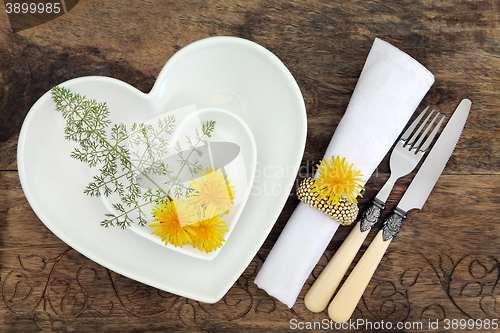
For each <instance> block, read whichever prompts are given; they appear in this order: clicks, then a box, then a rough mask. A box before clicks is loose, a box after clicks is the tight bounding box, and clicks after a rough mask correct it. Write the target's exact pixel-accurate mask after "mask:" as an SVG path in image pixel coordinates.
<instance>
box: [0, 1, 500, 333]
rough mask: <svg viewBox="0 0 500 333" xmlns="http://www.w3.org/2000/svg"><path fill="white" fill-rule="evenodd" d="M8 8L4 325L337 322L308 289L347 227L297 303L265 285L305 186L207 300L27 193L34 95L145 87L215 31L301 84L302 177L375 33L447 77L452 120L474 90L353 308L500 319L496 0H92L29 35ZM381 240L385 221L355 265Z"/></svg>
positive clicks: (9, 328)
mask: <svg viewBox="0 0 500 333" xmlns="http://www.w3.org/2000/svg"><path fill="white" fill-rule="evenodd" d="M3 8H4V7H1V10H2V12H1V13H0V286H1V295H2V298H1V299H0V331H2V332H4V331H5V332H38V331H44V330H52V331H56V332H67V331H72V332H89V331H95V332H152V331H249V332H262V331H286V330H289V329H290V328H291V320H292V321H293V320H297V322H302V323H306V322H309V323H313V324H314V323H320V324H321V323H323V322H322V321H323V320H327V321H328V315H327V313H326V311H325V312H322V313H318V314H313V313H311V312H309V311H308V310H307V309H306V308H305V307H304V303H303V297H304V296H305V293H306V292H307V290H308V288H309V286H310V285H311V284H312V283H313V282H314V280H315V278H316V277H317V276H318V275H319V273H320V272H321V269H322V267H324V266H325V265H326V263H327V262H328V260H329V258H331V257H332V256H333V254H334V253H335V250H336V249H337V248H338V247H339V246H340V244H341V243H342V241H343V239H344V238H345V237H346V236H347V234H348V233H349V231H350V227H345V228H340V229H339V231H338V232H337V233H336V234H335V236H334V237H333V239H332V241H331V243H330V245H329V247H328V248H327V250H326V251H325V253H324V255H323V256H322V258H321V260H320V262H319V263H318V265H317V266H316V268H315V269H314V271H313V273H312V274H311V276H310V277H309V279H308V280H307V282H306V285H305V286H304V288H303V290H302V292H301V294H300V295H299V299H298V301H297V303H296V304H295V306H294V307H293V308H292V309H288V308H287V307H286V306H285V305H284V304H282V303H280V302H279V301H277V300H276V299H274V298H273V297H271V296H269V295H267V294H266V292H264V291H263V290H260V289H258V288H257V286H256V285H255V284H254V283H253V280H254V278H255V276H256V274H257V272H258V271H259V269H260V267H261V265H262V263H263V261H264V260H265V258H266V257H267V255H268V253H269V251H270V249H271V247H272V246H273V244H274V243H275V241H276V239H277V238H278V237H279V234H280V232H281V230H282V229H283V227H284V226H285V224H286V221H287V220H288V218H289V216H290V215H291V213H292V212H293V209H294V208H295V206H296V205H297V204H298V200H297V198H296V196H295V195H294V194H293V193H291V194H290V197H289V199H288V201H287V203H286V205H285V208H284V209H283V212H282V213H281V215H280V217H279V218H278V220H277V221H276V224H275V226H274V228H273V229H272V231H271V233H270V234H269V236H268V238H267V239H266V241H265V242H264V244H263V246H262V247H261V249H260V251H259V252H258V253H257V255H256V256H255V258H254V259H253V261H252V262H251V264H250V265H249V266H248V268H247V269H246V271H245V272H244V273H243V274H242V275H241V277H240V278H239V279H238V281H237V282H236V283H235V284H234V286H233V287H232V288H231V289H230V291H229V292H228V294H227V295H226V297H225V298H224V299H222V300H221V301H220V302H218V303H216V304H203V303H199V302H196V301H193V300H189V299H186V298H182V297H177V296H175V295H172V294H168V293H165V292H163V291H159V290H157V289H154V288H151V287H148V286H146V285H143V284H140V283H138V282H135V281H132V280H130V279H127V278H125V277H122V276H120V275H118V274H116V273H114V272H112V271H110V270H108V269H106V268H104V267H102V266H99V265H97V264H96V263H94V262H92V261H90V260H89V259H87V258H85V257H84V256H82V255H81V254H79V253H77V252H76V251H75V250H73V249H71V248H70V247H69V246H68V245H66V244H65V243H63V242H62V241H61V240H59V239H58V238H57V237H56V236H55V235H54V234H52V233H51V232H50V231H49V230H48V229H47V228H46V227H45V225H44V224H43V223H42V222H41V221H40V220H39V219H38V218H37V216H36V215H35V214H34V212H33V211H32V209H31V208H30V206H29V203H28V202H27V200H26V198H25V196H24V194H23V192H22V188H21V185H20V182H19V175H18V173H17V163H16V149H17V139H18V135H19V131H20V128H21V125H22V122H23V120H24V118H25V116H26V114H27V113H28V111H29V109H30V107H31V105H33V103H34V102H35V101H36V100H37V99H38V98H39V97H40V96H41V95H42V94H43V93H45V92H46V91H47V90H49V89H50V88H51V87H52V86H54V85H56V84H58V83H60V82H63V81H65V80H68V79H71V78H75V77H80V76H84V75H104V76H110V77H114V78H118V79H120V80H123V81H125V82H127V83H129V84H131V85H133V86H134V87H136V88H138V89H140V90H141V91H144V92H147V91H149V90H150V89H151V87H152V86H153V83H154V81H155V79H156V76H157V75H158V73H159V71H160V70H161V68H162V67H163V65H164V64H165V62H166V61H167V60H168V59H169V58H170V57H171V56H172V55H173V54H174V53H175V52H176V51H178V50H180V49H181V48H182V47H184V46H186V45H188V44H189V43H191V42H194V41H196V40H199V39H201V38H205V37H210V36H218V35H230V36H237V37H243V38H247V39H250V40H252V41H255V42H257V43H259V44H261V45H262V46H264V47H266V48H268V49H269V50H270V51H272V52H273V53H275V54H276V55H277V56H278V57H279V58H280V59H281V60H282V61H283V62H284V64H285V65H286V66H287V67H288V68H289V70H290V71H291V73H292V74H293V76H294V78H295V79H296V80H297V83H298V85H299V87H300V89H301V92H302V94H303V97H304V101H305V103H306V108H307V118H308V136H307V142H306V149H305V153H304V158H303V161H302V164H301V168H300V170H299V175H298V177H297V178H298V179H300V178H303V177H305V176H308V175H310V174H311V172H312V171H313V168H314V165H315V164H316V163H317V162H318V160H319V159H320V158H322V157H323V153H324V151H325V149H326V147H327V145H328V143H329V140H330V138H331V136H332V134H333V132H334V131H335V129H336V126H337V124H338V122H339V121H340V119H341V118H342V115H343V113H344V111H345V108H346V106H347V104H348V102H349V99H350V96H351V94H352V91H353V89H354V87H355V85H356V82H357V79H358V76H359V74H360V73H361V69H362V66H363V64H364V61H365V59H366V56H367V54H368V52H369V49H370V47H371V44H372V42H373V39H374V38H375V37H379V38H381V39H384V40H386V41H388V42H390V43H392V44H393V45H395V46H396V47H398V48H400V49H401V50H403V51H405V52H407V53H408V54H410V55H411V56H412V57H414V58H415V59H417V60H418V61H419V62H421V63H422V64H423V65H424V66H426V67H427V68H428V69H429V70H430V71H431V72H432V73H433V74H434V75H435V78H436V82H435V84H434V85H433V86H432V87H431V89H430V91H429V93H428V94H427V96H426V97H425V98H424V101H423V102H422V105H421V107H422V108H423V107H425V106H426V105H431V106H433V107H435V108H437V109H438V110H439V111H441V112H443V113H444V114H446V115H448V116H449V115H451V114H452V112H453V110H454V108H455V107H456V105H457V104H458V102H459V101H460V100H461V99H462V98H470V99H471V100H472V101H473V106H472V110H471V113H470V116H469V119H468V121H467V124H466V126H465V129H464V132H463V133H462V136H461V138H460V140H459V142H458V145H457V147H456V149H455V151H454V153H453V155H452V157H451V158H450V161H449V163H448V165H447V167H446V169H445V171H444V174H443V176H442V177H441V178H440V180H439V181H438V183H437V185H436V188H435V189H434V191H433V193H432V194H431V197H430V198H429V201H428V202H427V203H426V204H425V206H424V207H423V209H422V210H420V211H411V212H410V213H409V214H408V218H407V220H405V225H404V227H403V228H402V230H401V232H400V233H399V234H398V235H397V236H396V238H395V239H394V240H393V243H392V244H391V247H390V248H389V250H388V253H387V254H386V255H385V257H384V258H383V259H382V262H381V264H380V266H379V268H378V270H377V271H376V273H375V275H374V278H373V279H372V281H371V282H370V284H369V286H368V289H367V290H366V291H365V293H364V296H363V298H362V300H361V301H360V303H359V304H358V308H357V310H356V311H355V314H354V316H353V319H354V320H356V319H364V320H367V321H371V322H380V321H381V320H384V321H385V322H391V323H394V325H395V324H396V323H397V322H404V323H409V324H411V323H417V322H421V323H423V327H422V329H416V330H415V329H411V328H408V327H407V329H406V330H405V329H402V330H401V331H408V332H412V331H426V330H428V328H429V327H428V325H429V322H434V321H435V320H437V319H439V320H441V322H440V325H441V326H440V328H441V330H440V331H446V330H445V329H444V326H443V323H444V322H443V321H442V320H444V319H449V320H452V319H458V320H459V319H466V320H469V319H481V320H484V319H490V320H492V319H495V318H498V319H499V320H500V308H499V306H498V303H499V302H500V286H499V285H498V281H500V242H498V238H499V235H500V195H499V189H500V167H499V161H500V92H499V91H500V57H499V56H498V55H499V54H500V43H499V40H500V19H499V16H498V13H499V12H500V2H499V1H496V0H495V1H493V0H492V1H458V0H450V1H431V0H428V1H426V0H416V1H384V2H382V1H361V0H359V1H315V0H313V1H286V2H285V1H258V0H251V1H225V2H223V3H219V2H216V1H161V2H159V1H148V0H146V1H144V0H143V1H138V0H137V1H125V0H116V1H113V2H110V1H104V0H88V1H80V2H78V4H77V5H76V6H75V7H74V8H73V9H72V10H71V11H70V12H68V13H67V14H65V15H62V16H60V17H58V18H57V19H55V20H53V21H50V22H47V23H45V24H42V25H39V26H36V27H33V28H31V29H26V30H23V31H20V32H17V33H13V32H12V30H11V27H10V25H9V20H8V17H7V15H6V14H5V12H4V9H3ZM381 130H382V129H381ZM388 173H389V166H388V157H386V158H385V159H384V160H383V161H382V162H381V164H380V166H379V168H378V169H377V171H376V172H375V173H374V174H373V176H372V178H371V179H370V180H369V182H368V183H367V184H366V192H365V193H364V198H362V199H361V200H360V208H361V209H363V207H364V206H366V204H367V202H368V200H369V199H371V198H372V197H373V196H374V195H375V194H376V193H377V190H378V189H379V188H380V187H381V186H382V184H383V183H384V181H385V180H386V179H387V178H388ZM413 176H414V174H412V175H409V176H406V177H404V178H403V179H401V180H400V181H399V182H398V183H397V184H396V187H395V189H394V191H393V193H392V194H391V196H390V197H389V202H388V207H392V206H394V205H395V204H396V203H397V202H398V200H399V199H400V198H401V196H402V195H403V193H404V191H405V189H406V188H407V186H408V184H409V183H410V181H411V179H412V178H413ZM374 236H375V230H374V231H372V233H371V234H370V235H369V236H368V238H367V240H366V241H365V243H364V245H363V247H362V249H361V252H360V253H359V254H358V256H357V257H356V259H355V261H357V260H358V259H359V257H360V256H361V254H362V252H363V251H364V250H365V249H366V247H367V246H368V244H369V243H370V241H371V240H372V239H373V237H374ZM351 268H352V267H351ZM317 325H318V324H317ZM314 328H318V327H311V331H314ZM323 328H324V327H323ZM360 330H361V331H366V332H368V331H370V329H369V327H361V328H360ZM337 331H343V330H342V329H339V330H337ZM345 331H356V330H350V329H347V330H345ZM449 331H453V330H449ZM455 331H456V330H455ZM471 331H478V332H479V331H482V332H484V331H485V330H479V329H473V330H471Z"/></svg>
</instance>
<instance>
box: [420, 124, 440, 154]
mask: <svg viewBox="0 0 500 333" xmlns="http://www.w3.org/2000/svg"><path fill="white" fill-rule="evenodd" d="M444 118H446V117H445V116H443V117H442V118H441V120H440V121H439V123H438V124H437V125H436V127H434V130H433V131H432V133H431V135H429V137H428V138H427V140H425V142H424V144H423V145H422V147H420V149H419V151H421V152H423V153H425V151H426V150H427V149H429V146H430V145H431V143H432V140H433V139H434V137H435V136H436V134H437V132H438V130H439V127H441V124H443V121H444Z"/></svg>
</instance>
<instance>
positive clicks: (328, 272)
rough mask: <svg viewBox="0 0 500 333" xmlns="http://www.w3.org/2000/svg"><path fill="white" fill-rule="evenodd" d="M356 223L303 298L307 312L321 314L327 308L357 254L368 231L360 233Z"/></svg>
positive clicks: (358, 224)
mask: <svg viewBox="0 0 500 333" xmlns="http://www.w3.org/2000/svg"><path fill="white" fill-rule="evenodd" d="M359 226H360V222H358V223H357V224H356V225H355V226H354V228H353V229H352V230H351V232H350V233H349V235H348V236H347V237H346V239H345V240H344V242H343V243H342V245H341V246H340V247H339V248H338V250H337V252H335V255H334V256H333V257H332V259H330V262H328V265H326V267H325V268H324V269H323V271H322V272H321V274H320V275H319V276H318V278H317V279H316V281H315V282H314V283H313V285H312V286H311V289H309V291H308V292H307V294H306V297H305V298H304V304H305V306H306V308H307V309H308V310H309V311H312V312H321V311H323V310H324V309H326V307H327V306H328V302H330V300H331V299H332V296H333V294H334V293H335V290H337V287H338V286H339V284H340V281H342V278H343V277H344V275H345V273H346V272H347V269H348V268H349V266H350V265H351V262H352V260H353V259H354V257H355V256H356V253H358V251H359V248H360V247H361V245H362V244H363V242H364V240H365V238H366V236H367V235H368V233H369V232H370V230H367V231H364V232H361V230H360V227H359Z"/></svg>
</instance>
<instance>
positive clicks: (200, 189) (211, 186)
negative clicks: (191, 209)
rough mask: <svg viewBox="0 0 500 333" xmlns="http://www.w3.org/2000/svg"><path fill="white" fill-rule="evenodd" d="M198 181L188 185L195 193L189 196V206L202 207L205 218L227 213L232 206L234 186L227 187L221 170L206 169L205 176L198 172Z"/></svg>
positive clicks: (226, 181) (227, 184)
mask: <svg viewBox="0 0 500 333" xmlns="http://www.w3.org/2000/svg"><path fill="white" fill-rule="evenodd" d="M198 173H199V174H200V179H196V180H192V181H191V182H190V183H189V186H191V187H192V188H193V189H194V190H195V191H196V192H193V193H191V194H190V195H189V197H188V200H189V202H190V203H191V204H193V205H197V206H203V207H204V208H205V216H216V215H219V214H220V213H227V212H228V211H229V210H230V209H231V206H232V205H233V200H234V197H235V190H234V186H229V183H230V181H229V180H227V176H224V174H223V173H222V170H220V169H215V170H214V169H212V168H207V169H206V172H205V174H203V173H202V171H201V170H198Z"/></svg>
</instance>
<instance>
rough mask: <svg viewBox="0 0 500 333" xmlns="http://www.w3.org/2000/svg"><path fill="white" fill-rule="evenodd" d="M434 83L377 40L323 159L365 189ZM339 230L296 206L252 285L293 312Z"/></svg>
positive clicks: (315, 213)
mask: <svg viewBox="0 0 500 333" xmlns="http://www.w3.org/2000/svg"><path fill="white" fill-rule="evenodd" d="M433 83H434V76H433V75H432V73H431V72H429V71H428V70H427V69H426V68H425V67H423V66H422V65H421V64H419V63H418V62H417V61H416V60H414V59H413V58H411V57H410V56H409V55H407V54H406V53H404V52H402V51H400V50H399V49H397V48H396V47H394V46H392V45H390V44H389V43H387V42H384V41H382V40H380V39H378V38H377V39H375V41H374V43H373V45H372V48H371V50H370V53H369V54H368V58H367V59H366V62H365V65H364V67H363V71H362V72H361V76H360V77H359V79H358V83H357V85H356V87H355V89H354V92H353V94H352V96H351V100H350V101H349V105H348V107H347V110H346V112H345V114H344V116H343V117H342V120H341V121H340V123H339V125H338V127H337V130H336V131H335V133H334V135H333V137H332V140H331V142H330V144H329V145H328V148H327V150H326V153H325V158H326V159H327V160H328V161H329V160H330V159H331V157H332V156H339V157H340V158H343V157H344V158H345V159H346V161H347V162H348V163H349V164H350V163H353V164H354V165H353V168H354V169H357V170H360V171H361V174H362V175H363V184H364V183H365V182H366V181H367V180H368V179H369V178H370V176H371V175H372V173H373V172H374V171H375V168H376V167H377V166H378V164H379V163H380V161H381V160H382V159H383V158H384V156H385V155H386V154H387V152H388V151H389V149H390V148H391V146H392V145H393V143H394V142H395V140H396V139H397V138H398V136H399V134H400V133H401V131H402V130H403V128H404V127H405V125H406V123H407V122H408V121H409V119H410V117H411V115H412V114H413V112H414V111H415V109H416V108H417V106H418V105H419V104H420V102H421V100H422V98H423V97H424V96H425V94H426V93H427V91H428V90H429V89H430V87H431V85H432V84H433ZM363 184H360V185H363ZM338 226H339V223H338V222H336V221H335V220H333V219H330V218H329V217H328V216H326V215H324V214H323V212H321V211H318V210H316V209H314V208H311V207H309V206H308V205H306V204H304V203H302V202H301V203H299V205H298V206H297V208H296V209H295V211H294V212H293V214H292V216H291V217H290V220H289V221H288V223H287V224H286V226H285V228H284V229H283V232H282V233H281V235H280V237H279V238H278V240H277V241H276V244H275V245H274V247H273V248H272V250H271V252H270V253H269V255H268V257H267V258H266V260H265V262H264V264H263V266H262V268H261V270H260V271H259V274H258V275H257V277H256V278H255V283H256V284H257V285H258V287H259V288H261V289H264V290H265V291H267V293H268V294H269V295H271V296H274V297H276V298H277V299H278V300H280V301H281V302H283V303H285V304H286V305H288V307H290V308H291V307H292V306H293V304H294V303H295V301H296V299H297V296H298V295H299V293H300V291H301V289H302V287H303V286H304V283H305V281H306V280H307V278H308V276H309V274H310V273H311V272H312V270H313V268H314V266H315V265H316V264H317V263H318V260H319V259H320V257H321V255H322V254H323V252H324V251H325V249H326V247H327V246H328V244H329V242H330V240H331V238H332V237H333V235H334V234H335V231H336V230H337V228H338Z"/></svg>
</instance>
